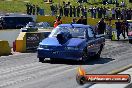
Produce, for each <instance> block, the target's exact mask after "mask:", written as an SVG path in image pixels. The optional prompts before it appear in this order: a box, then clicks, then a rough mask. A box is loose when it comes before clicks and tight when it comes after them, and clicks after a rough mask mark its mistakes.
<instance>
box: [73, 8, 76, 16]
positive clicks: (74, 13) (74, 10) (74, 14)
mask: <svg viewBox="0 0 132 88" xmlns="http://www.w3.org/2000/svg"><path fill="white" fill-rule="evenodd" d="M73 16H74V17H76V7H75V6H73Z"/></svg>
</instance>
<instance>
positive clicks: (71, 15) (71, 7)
mask: <svg viewBox="0 0 132 88" xmlns="http://www.w3.org/2000/svg"><path fill="white" fill-rule="evenodd" d="M69 9H70V17H72V13H73V12H72V11H73V9H72V6H71V5H70V8H69Z"/></svg>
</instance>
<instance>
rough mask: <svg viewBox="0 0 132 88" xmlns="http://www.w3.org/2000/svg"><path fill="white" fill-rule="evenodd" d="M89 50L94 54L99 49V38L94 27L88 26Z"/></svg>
mask: <svg viewBox="0 0 132 88" xmlns="http://www.w3.org/2000/svg"><path fill="white" fill-rule="evenodd" d="M87 30H88V46H87V47H88V52H89V53H90V54H92V55H94V54H95V53H97V52H98V51H99V44H98V42H99V40H98V38H96V36H95V33H94V31H93V28H92V27H88V29H87Z"/></svg>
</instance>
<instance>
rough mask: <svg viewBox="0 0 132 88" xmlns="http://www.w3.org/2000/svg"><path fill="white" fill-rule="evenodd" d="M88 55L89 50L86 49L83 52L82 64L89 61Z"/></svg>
mask: <svg viewBox="0 0 132 88" xmlns="http://www.w3.org/2000/svg"><path fill="white" fill-rule="evenodd" d="M88 57H89V56H88V53H87V49H86V48H85V49H84V50H83V53H82V60H81V61H82V62H85V61H87V60H88Z"/></svg>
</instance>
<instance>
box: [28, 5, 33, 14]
mask: <svg viewBox="0 0 132 88" xmlns="http://www.w3.org/2000/svg"><path fill="white" fill-rule="evenodd" d="M32 10H33V6H32V5H31V4H29V15H31V14H32Z"/></svg>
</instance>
